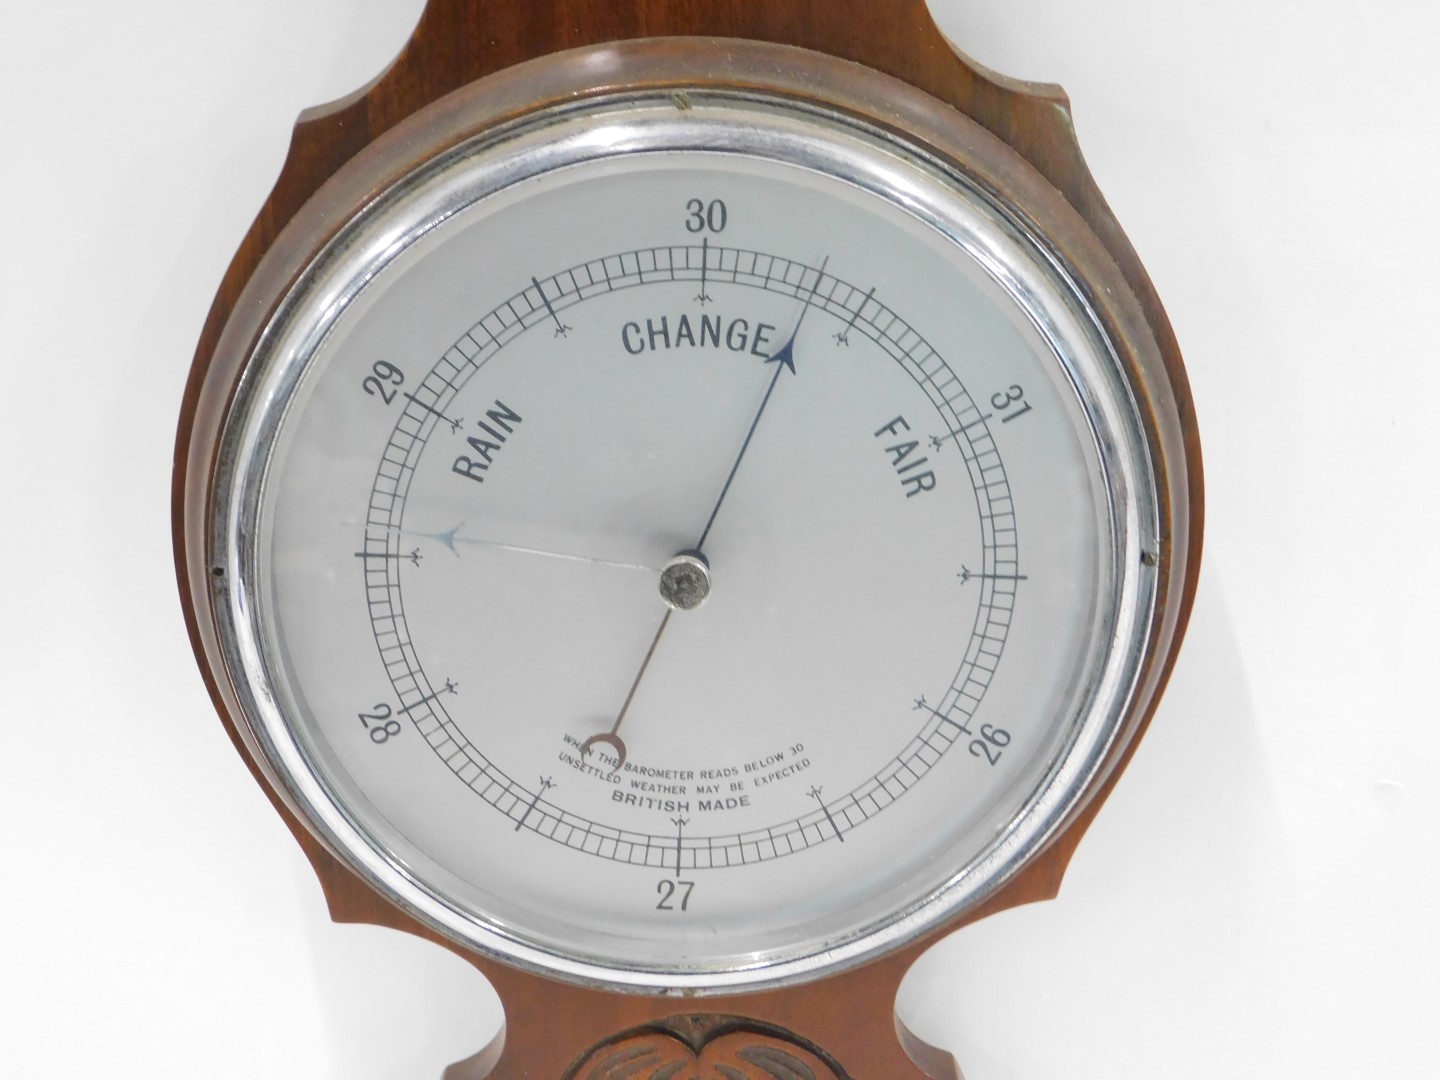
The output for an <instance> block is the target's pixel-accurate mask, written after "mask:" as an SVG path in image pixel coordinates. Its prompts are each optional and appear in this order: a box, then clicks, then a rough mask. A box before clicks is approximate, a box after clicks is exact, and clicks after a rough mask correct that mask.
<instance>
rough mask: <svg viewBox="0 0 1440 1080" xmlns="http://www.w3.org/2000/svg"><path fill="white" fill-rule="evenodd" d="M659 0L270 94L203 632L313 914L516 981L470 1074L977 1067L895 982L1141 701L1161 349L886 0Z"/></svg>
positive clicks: (1095, 202)
mask: <svg viewBox="0 0 1440 1080" xmlns="http://www.w3.org/2000/svg"><path fill="white" fill-rule="evenodd" d="M638 7H639V8H640V9H643V10H642V11H641V12H640V14H641V15H645V16H647V17H644V18H638V19H637V20H636V21H635V25H634V26H633V27H630V26H628V24H626V23H625V20H624V18H623V17H622V16H617V15H615V14H613V13H610V14H601V13H600V10H599V9H598V8H595V9H593V10H592V9H591V8H590V6H589V5H584V4H556V5H541V6H536V5H519V4H517V5H515V6H514V8H513V10H507V9H504V8H501V7H499V6H491V5H478V4H475V5H466V4H459V3H453V4H452V3H445V4H432V6H431V10H430V11H428V12H427V13H426V15H425V17H424V19H423V20H422V24H421V28H420V30H419V31H417V35H416V37H415V39H414V42H413V43H412V45H411V46H410V48H409V49H407V51H406V53H405V54H403V55H402V58H401V59H400V61H398V62H397V65H396V66H395V67H394V68H392V70H391V71H390V72H389V73H388V74H387V75H386V76H385V77H384V78H382V80H381V81H380V82H379V83H377V84H376V86H375V87H373V88H371V90H369V91H368V92H367V93H366V94H365V95H363V96H362V97H360V98H358V99H356V101H354V102H350V103H348V104H343V105H341V106H339V107H337V108H336V109H334V110H331V111H329V112H325V113H321V114H317V115H316V116H313V117H311V118H310V119H309V120H308V121H307V123H305V124H303V125H302V127H301V129H300V131H299V133H298V135H297V143H296V151H295V154H294V156H293V158H292V163H291V165H290V166H289V167H288V168H287V170H286V173H285V175H284V176H283V177H282V180H281V182H280V185H279V186H277V188H276V192H275V194H274V195H273V196H272V199H271V203H270V204H269V205H268V206H267V210H266V212H265V213H263V214H262V215H261V218H260V220H259V221H258V222H257V225H256V228H255V230H254V232H253V233H252V236H251V238H250V239H249V240H248V241H247V244H246V246H245V247H244V248H243V249H242V251H241V254H240V255H239V256H237V261H236V264H235V266H234V267H232V272H231V276H230V277H229V278H228V279H227V282H226V286H225V287H224V288H223V289H222V292H221V295H220V298H219V299H218V300H217V303H216V308H215V312H214V315H213V317H212V322H211V326H210V328H209V329H208V330H207V334H206V338H205V341H204V342H203V343H202V346H201V349H200V354H199V358H198V359H197V362H196V366H195V369H194V373H193V375H192V380H191V384H190V389H189V394H188V396H187V400H186V408H185V414H184V418H183V420H182V425H181V436H180V445H179V449H178V458H177V460H178V474H177V488H176V492H177V550H178V554H179V563H180V574H181V583H182V591H183V593H184V597H185V601H186V607H187V612H188V615H189V617H190V620H191V630H192V636H193V638H194V640H195V642H196V646H197V652H198V655H199V657H200V662H201V665H202V668H203V670H204V672H205V674H206V676H207V678H208V680H209V682H210V686H211V689H212V692H213V695H214V697H215V700H216V702H217V704H218V706H219V708H220V711H221V714H222V716H223V717H224V719H225V721H226V722H227V724H228V725H229V726H230V728H231V731H232V734H233V735H234V736H235V738H236V740H237V744H238V745H239V746H240V747H241V749H242V752H243V753H244V754H245V756H246V758H247V760H248V761H249V762H250V763H251V765H252V767H253V768H254V769H255V771H256V773H257V776H258V777H259V778H260V779H261V781H262V782H263V784H264V786H265V787H266V789H267V791H268V792H269V793H270V795H271V797H272V798H273V799H274V801H275V803H276V805H277V807H278V808H279V809H280V810H281V812H282V814H283V815H284V816H285V817H286V820H287V821H288V822H289V823H290V824H291V827H292V829H293V830H294V831H295V832H296V835H297V836H298V837H299V838H300V840H301V842H302V844H303V845H304V846H305V848H306V850H307V852H308V854H309V855H310V856H311V858H312V860H313V861H314V862H315V864H316V866H317V869H318V870H319V872H320V875H321V878H322V880H323V881H324V882H325V884H326V888H327V894H328V895H329V898H330V901H331V906H332V910H333V911H334V912H335V914H336V916H337V917H340V918H350V919H364V920H368V921H374V922H381V923H385V924H388V925H392V926H397V927H401V928H404V929H407V930H409V931H411V932H414V933H417V934H420V935H422V936H425V937H427V938H430V939H432V940H435V941H438V942H441V943H443V944H445V945H446V946H448V947H450V948H452V949H454V950H455V951H457V952H458V953H460V954H461V955H463V956H465V957H467V958H469V959H470V960H472V961H473V962H474V963H475V964H476V965H477V966H478V967H480V968H481V970H483V971H485V972H486V973H487V974H488V975H489V976H490V978H491V979H492V981H494V982H495V984H496V986H497V988H498V990H499V991H500V995H501V999H502V1003H503V1004H504V1005H505V1008H506V1011H507V1017H508V1020H507V1028H506V1032H505V1034H504V1036H503V1040H501V1041H497V1044H496V1045H495V1046H494V1047H492V1048H490V1049H489V1050H487V1051H485V1052H482V1053H480V1054H478V1055H477V1056H476V1057H475V1058H472V1059H471V1060H470V1061H469V1062H468V1063H462V1064H461V1065H459V1066H456V1067H455V1069H454V1070H453V1072H452V1075H454V1076H474V1077H479V1076H484V1075H493V1076H497V1077H500V1076H504V1077H532V1076H533V1077H553V1078H555V1080H560V1078H561V1077H571V1076H573V1077H586V1078H589V1077H594V1078H596V1080H603V1078H618V1077H622V1076H624V1077H634V1078H638V1080H671V1078H679V1077H685V1078H689V1077H701V1076H703V1077H707V1078H708V1077H712V1076H714V1077H726V1078H730V1080H736V1078H757V1077H758V1078H766V1077H768V1078H774V1080H792V1078H799V1077H823V1076H834V1077H845V1076H852V1075H853V1076H864V1077H870V1078H875V1080H879V1078H889V1077H897V1076H902V1075H916V1073H915V1069H916V1065H917V1064H918V1065H919V1067H920V1068H921V1069H923V1070H925V1071H927V1072H929V1073H930V1074H931V1075H935V1076H941V1077H951V1078H954V1077H958V1075H959V1072H958V1069H957V1068H956V1066H955V1065H954V1063H953V1062H951V1061H950V1060H949V1058H948V1056H947V1055H945V1054H943V1053H940V1052H938V1051H935V1050H933V1049H931V1048H928V1047H925V1046H924V1045H923V1044H922V1043H920V1041H919V1040H918V1039H916V1038H914V1037H913V1036H911V1035H909V1034H908V1033H907V1032H905V1031H904V1030H903V1028H901V1029H900V1030H899V1035H898V1037H897V1030H896V1021H895V1019H894V1015H893V1005H894V992H895V988H896V986H897V985H898V982H899V979H900V978H901V977H902V976H903V974H904V971H905V969H906V967H907V966H908V964H909V963H910V961H911V960H913V958H914V957H915V956H916V955H918V953H919V951H921V950H922V949H923V948H924V947H925V946H926V945H927V944H928V943H930V942H932V941H933V940H935V938H936V937H937V936H938V935H939V934H941V933H944V932H946V931H948V930H951V929H953V928H955V927H956V926H958V925H959V924H960V923H962V922H964V921H966V920H969V919H973V918H975V917H977V916H978V915H979V914H980V913H982V912H984V911H987V910H995V909H997V908H999V907H1003V906H1006V905H1008V904H1013V903H1018V902H1020V901H1022V900H1025V899H1030V898H1034V897H1036V896H1040V895H1047V894H1049V893H1050V892H1053V888H1054V883H1055V882H1056V881H1057V880H1058V877H1059V873H1060V870H1061V869H1063V864H1064V862H1065V860H1066V858H1067V857H1068V854H1069V851H1070V850H1071V849H1072V848H1073V846H1074V843H1075V842H1076V841H1077V840H1078V838H1079V834H1080V831H1081V828H1082V827H1083V824H1084V822H1085V821H1086V820H1088V815H1089V814H1090V813H1091V812H1092V811H1093V809H1094V808H1095V807H1096V806H1097V805H1098V796H1099V795H1100V794H1101V793H1102V792H1103V791H1104V790H1105V788H1106V786H1107V784H1108V783H1109V781H1110V779H1111V778H1112V776H1113V774H1114V772H1115V771H1116V766H1117V764H1119V763H1120V762H1122V761H1123V760H1124V758H1125V756H1126V755H1127V753H1128V751H1129V749H1130V748H1131V747H1132V746H1133V744H1134V739H1135V737H1136V735H1137V734H1138V732H1139V730H1140V728H1141V727H1142V726H1143V723H1144V722H1145V720H1146V719H1147V718H1148V716H1149V713H1150V711H1151V709H1152V708H1153V706H1154V704H1155V701H1156V698H1157V695H1158V692H1159V689H1160V686H1161V684H1162V683H1163V680H1164V676H1165V674H1166V672H1167V671H1168V668H1169V664H1170V662H1171V658H1172V654H1173V650H1174V648H1175V645H1176V643H1177V641H1178V637H1179V634H1180V631H1181V628H1182V626H1183V622H1184V615H1185V609H1186V607H1187V605H1188V597H1189V593H1190V589H1191V587H1192V585H1193V581H1194V575H1195V568H1196V555H1197V551H1198V543H1197V540H1198V528H1199V513H1198V500H1199V485H1198V477H1199V471H1198V470H1199V465H1198V455H1197V452H1196V449H1195V443H1194V436H1193V431H1192V429H1191V422H1190V419H1189V401H1188V397H1187V393H1186V390H1185V386H1184V379H1183V375H1182V373H1181V369H1180V367H1179V361H1178V356H1177V354H1176V352H1175V349H1174V346H1173V343H1172V342H1171V340H1170V336H1169V331H1168V328H1167V326H1166V325H1165V322H1164V316H1163V314H1162V313H1161V311H1160V308H1159V306H1158V304H1157V303H1156V302H1155V301H1154V299H1153V295H1152V293H1151V292H1150V289H1149V284H1148V281H1147V280H1146V279H1145V277H1144V274H1143V271H1140V269H1139V267H1138V263H1136V262H1135V260H1134V256H1133V254H1131V253H1130V250H1129V248H1128V246H1127V245H1126V244H1125V243H1124V240H1123V238H1122V237H1121V236H1120V234H1119V232H1118V229H1116V228H1115V227H1114V225H1113V221H1112V220H1111V219H1110V217H1109V216H1108V212H1107V211H1105V210H1104V206H1103V202H1101V201H1100V200H1099V198H1098V196H1097V195H1094V194H1093V188H1092V187H1090V186H1088V185H1089V181H1088V177H1086V176H1084V174H1083V169H1081V167H1080V166H1079V165H1078V157H1075V156H1073V154H1072V152H1071V150H1070V149H1069V147H1070V145H1072V144H1067V143H1065V142H1064V141H1063V136H1064V135H1065V134H1066V131H1067V129H1066V128H1065V125H1064V123H1063V121H1064V115H1065V114H1064V112H1063V108H1062V107H1061V106H1060V105H1059V104H1057V102H1056V100H1054V99H1053V95H1052V97H1051V99H1047V98H1046V97H1045V94H1044V93H1043V92H1041V91H1038V90H1028V91H1027V90H1024V89H1022V88H1017V87H1014V86H1011V85H1009V84H1003V83H1001V82H998V81H994V80H990V79H988V78H987V77H985V76H983V75H981V74H980V73H979V72H977V71H976V70H975V69H973V68H971V67H969V66H967V65H966V64H965V63H964V61H962V60H961V59H959V58H958V57H956V56H955V55H954V54H953V53H951V52H949V51H948V50H946V49H944V46H943V44H942V43H940V42H939V40H938V37H937V36H936V35H935V32H934V30H933V29H931V28H930V27H929V25H928V23H924V22H921V21H920V20H921V19H922V14H921V9H920V6H919V5H918V4H899V5H881V4H861V3H853V4H833V3H832V4H814V5H811V4H807V3H800V2H795V3H786V4H779V5H775V4H769V5H763V6H762V5H759V4H738V3H737V4H721V3H711V4H696V5H683V7H684V8H685V11H684V12H678V11H671V10H669V8H671V7H673V8H679V7H682V5H668V6H667V5H660V4H649V5H639V6H638ZM812 7H813V10H811V8H812ZM542 8H544V10H545V11H547V12H548V16H547V18H546V19H543V20H542V19H541V18H540V14H541V11H542ZM550 8H554V10H553V11H550V10H549V9H550ZM692 9H693V10H692ZM880 9H884V10H883V11H881V10H880ZM900 14H903V16H904V17H903V18H897V15H900ZM882 16H883V18H882ZM542 22H543V23H544V24H545V26H546V27H551V28H553V29H543V28H538V27H540V24H541V23H542ZM823 26H828V27H829V29H828V30H826V29H823ZM881 26H883V27H884V28H885V30H884V32H883V33H882V32H881V31H880V29H879V28H880V27H881ZM524 27H528V28H529V29H528V31H525V32H523V33H522V29H523V28H524ZM897 27H905V28H907V29H904V30H903V31H902V30H900V29H897ZM867 28H870V30H873V33H871V32H867ZM641 31H644V35H643V36H641V33H640V32H641ZM442 42H443V47H442ZM502 42H503V44H501V43H502ZM907 44H908V45H910V46H912V47H913V48H914V49H915V56H916V59H915V60H914V61H913V62H912V64H913V67H912V69H910V70H907V68H906V66H905V63H904V62H902V61H900V60H898V59H897V57H899V56H901V54H903V52H904V48H903V47H904V46H906V45H907ZM942 50H943V51H942ZM437 58H439V59H437ZM856 61H864V62H865V63H864V64H862V63H857V62H856ZM426 65H431V66H426ZM422 71H423V75H419V76H417V75H416V73H417V72H422ZM417 78H418V82H417V81H416V80H417ZM1007 95H1008V96H1007ZM357 118H359V120H358V121H357ZM1027 118H1028V120H1027ZM1027 123H1028V130H1027V128H1026V125H1027ZM1057 132H1058V133H1059V134H1057ZM1007 136H1008V137H1009V138H1010V141H1009V142H1007V141H1006V137H1007ZM1077 170H1078V171H1077ZM502 1042H503V1045H502ZM912 1062H913V1063H912ZM707 1070H708V1071H707Z"/></svg>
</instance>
